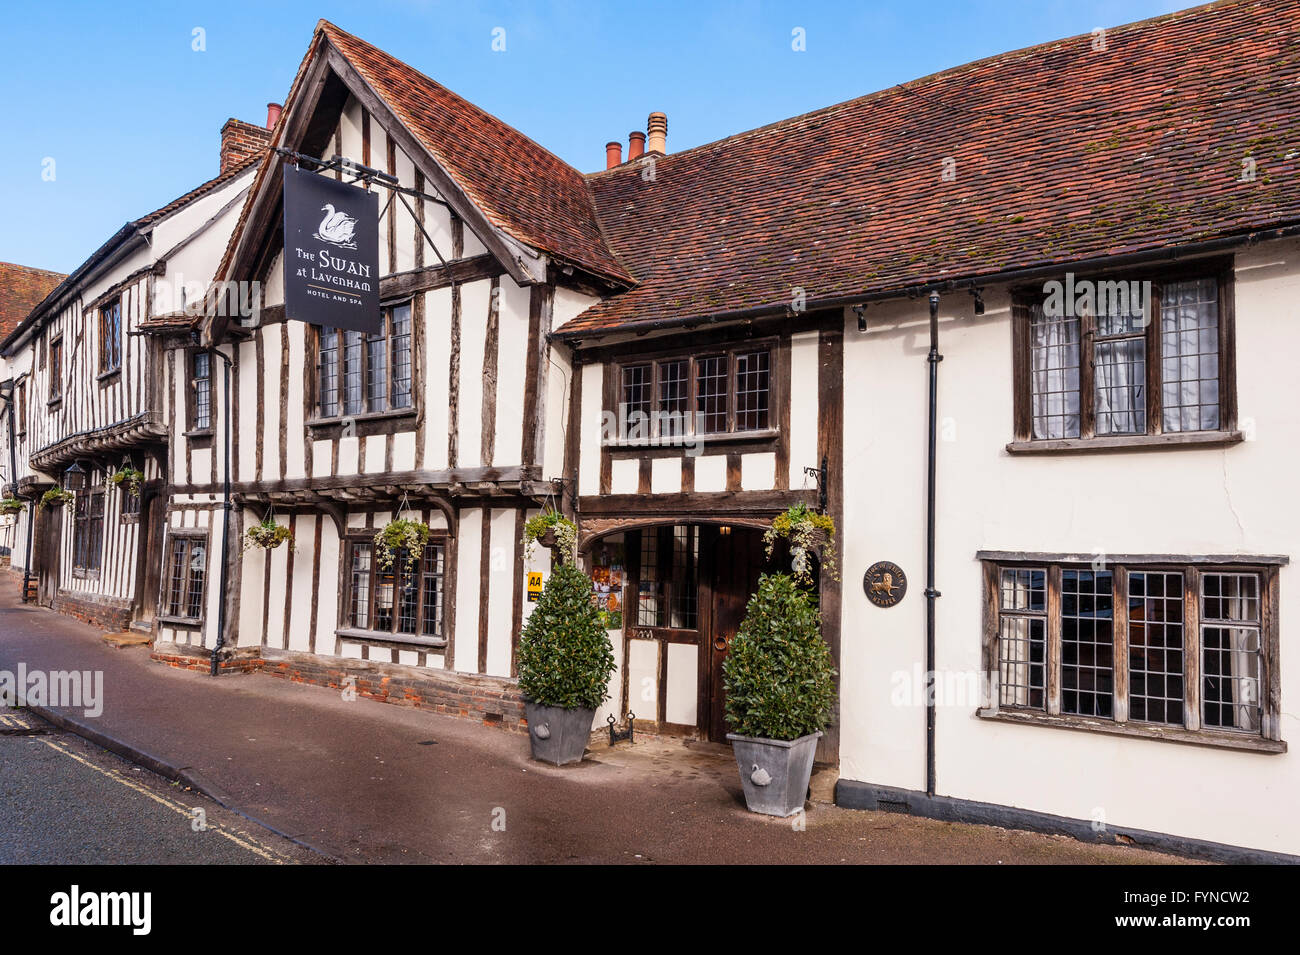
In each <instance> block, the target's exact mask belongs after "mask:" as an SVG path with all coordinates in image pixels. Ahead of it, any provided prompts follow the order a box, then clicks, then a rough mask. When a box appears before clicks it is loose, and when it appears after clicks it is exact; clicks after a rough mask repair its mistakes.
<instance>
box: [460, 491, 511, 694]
mask: <svg viewBox="0 0 1300 955" xmlns="http://www.w3.org/2000/svg"><path fill="white" fill-rule="evenodd" d="M491 520H492V531H491V533H492V553H491V554H490V555H489V557H488V579H487V580H484V581H482V582H481V586H486V587H487V588H488V607H487V612H488V632H487V672H488V673H490V674H492V675H493V676H509V675H510V645H511V638H512V637H513V636H514V626H513V625H514V612H515V586H514V582H515V548H516V546H518V545H517V543H516V541H515V512H514V510H513V509H509V510H497V511H494V512H492V518H491ZM525 580H526V578H525ZM457 606H458V607H459V605H457ZM457 613H458V614H459V609H458V610H457ZM476 644H477V641H476Z"/></svg>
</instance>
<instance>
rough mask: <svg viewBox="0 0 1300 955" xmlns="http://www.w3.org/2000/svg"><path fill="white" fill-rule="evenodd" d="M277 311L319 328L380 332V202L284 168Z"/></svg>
mask: <svg viewBox="0 0 1300 955" xmlns="http://www.w3.org/2000/svg"><path fill="white" fill-rule="evenodd" d="M284 311H285V316H286V317H287V318H292V319H297V320H298V321H300V322H310V323H312V324H314V325H321V326H323V327H325V328H347V329H352V330H353V331H360V332H378V331H380V330H381V328H382V319H381V317H380V313H379V196H377V195H376V194H375V193H373V192H369V191H367V190H365V189H358V188H357V187H356V186H350V185H346V184H345V183H342V182H339V181H338V180H337V179H327V178H326V177H325V176H321V175H317V174H316V173H313V172H303V171H302V170H300V169H298V167H296V166H289V165H286V166H285V167H284Z"/></svg>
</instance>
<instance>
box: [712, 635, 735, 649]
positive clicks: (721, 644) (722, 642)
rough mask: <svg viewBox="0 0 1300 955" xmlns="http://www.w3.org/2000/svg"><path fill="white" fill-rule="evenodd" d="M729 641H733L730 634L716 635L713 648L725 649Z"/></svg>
mask: <svg viewBox="0 0 1300 955" xmlns="http://www.w3.org/2000/svg"><path fill="white" fill-rule="evenodd" d="M729 643H731V638H730V637H728V636H720V637H715V638H714V640H713V649H715V650H725V649H727V645H728V644H729Z"/></svg>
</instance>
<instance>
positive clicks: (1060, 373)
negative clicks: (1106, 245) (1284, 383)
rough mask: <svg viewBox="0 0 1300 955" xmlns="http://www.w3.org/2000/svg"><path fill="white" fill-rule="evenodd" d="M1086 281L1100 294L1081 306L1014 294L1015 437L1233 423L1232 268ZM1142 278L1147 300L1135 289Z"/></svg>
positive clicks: (1192, 429) (1104, 434) (1200, 428)
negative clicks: (1052, 304) (1146, 285)
mask: <svg viewBox="0 0 1300 955" xmlns="http://www.w3.org/2000/svg"><path fill="white" fill-rule="evenodd" d="M1084 281H1088V282H1091V283H1092V286H1091V287H1092V288H1094V289H1096V290H1097V293H1096V294H1095V295H1094V296H1093V301H1092V304H1091V305H1088V306H1086V307H1084V308H1082V309H1076V308H1075V307H1074V303H1072V302H1069V301H1065V302H1064V305H1065V306H1066V307H1064V308H1059V309H1058V308H1050V309H1049V308H1047V307H1046V304H1047V302H1048V301H1049V297H1048V296H1047V295H1046V293H1044V292H1043V291H1041V290H1037V289H1036V290H1033V291H1028V290H1026V291H1022V292H1020V293H1018V294H1017V295H1016V299H1015V304H1016V309H1015V314H1016V320H1017V322H1018V323H1019V326H1020V327H1019V328H1018V330H1017V332H1016V335H1015V342H1016V347H1015V352H1016V355H1015V358H1016V366H1017V373H1016V403H1017V412H1016V438H1017V440H1018V441H1026V442H1033V441H1059V440H1077V439H1085V440H1086V439H1090V438H1114V437H1120V436H1148V435H1161V434H1176V433H1189V434H1190V433H1196V432H1202V433H1204V432H1214V433H1222V432H1227V431H1230V430H1232V429H1233V428H1235V426H1236V422H1235V402H1234V398H1233V388H1232V380H1233V368H1232V361H1233V357H1232V345H1231V342H1232V328H1231V323H1232V314H1231V313H1232V309H1231V301H1230V298H1231V294H1232V279H1231V270H1230V268H1229V267H1227V266H1224V265H1222V264H1216V265H1214V266H1213V267H1201V268H1200V270H1197V271H1191V272H1188V271H1183V272H1181V273H1173V274H1168V273H1166V275H1164V276H1163V277H1162V276H1156V277H1154V278H1152V277H1145V278H1144V277H1143V276H1142V275H1140V274H1139V275H1135V276H1132V277H1128V276H1125V277H1121V278H1118V279H1114V280H1112V279H1109V278H1096V277H1093V276H1088V277H1086V279H1085V278H1080V279H1077V280H1075V284H1076V285H1080V286H1081V285H1082V284H1083V282H1084ZM1144 281H1146V282H1149V286H1150V293H1149V295H1147V296H1145V298H1146V299H1147V301H1146V302H1145V307H1143V306H1142V303H1141V298H1140V297H1139V298H1135V297H1133V296H1132V295H1131V294H1130V292H1131V291H1137V290H1140V288H1141V283H1142V282H1144ZM1068 287H1069V286H1067V288H1068Z"/></svg>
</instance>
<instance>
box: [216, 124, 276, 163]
mask: <svg viewBox="0 0 1300 955" xmlns="http://www.w3.org/2000/svg"><path fill="white" fill-rule="evenodd" d="M270 118H271V117H270V111H269V110H268V114H267V119H268V120H269V119H270ZM270 141H271V131H270V130H269V129H264V128H263V127H261V126H254V125H253V124H252V123H246V122H244V121H243V120H242V119H228V120H226V125H224V126H222V127H221V173H220V175H223V176H224V175H225V174H226V173H228V172H229V171H230V170H232V169H234V168H235V167H236V166H238V165H239V164H240V163H242V162H244V161H245V160H247V159H249V158H250V157H252V156H255V155H257V154H258V153H260V152H261V151H262V150H264V149H265V148H266V147H267V144H269V143H270Z"/></svg>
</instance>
